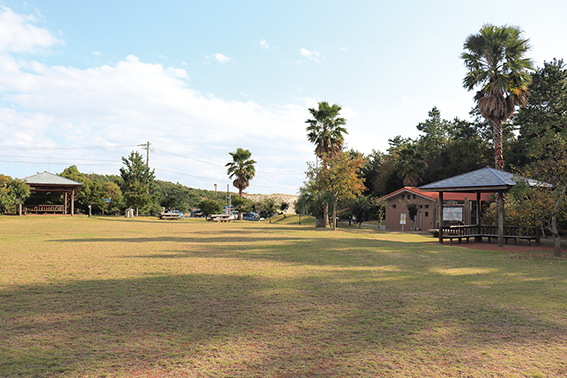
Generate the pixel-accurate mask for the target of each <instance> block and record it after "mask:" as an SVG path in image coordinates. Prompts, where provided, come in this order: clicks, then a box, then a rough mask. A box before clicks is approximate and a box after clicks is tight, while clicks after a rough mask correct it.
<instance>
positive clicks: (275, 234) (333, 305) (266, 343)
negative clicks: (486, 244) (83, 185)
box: [0, 216, 567, 377]
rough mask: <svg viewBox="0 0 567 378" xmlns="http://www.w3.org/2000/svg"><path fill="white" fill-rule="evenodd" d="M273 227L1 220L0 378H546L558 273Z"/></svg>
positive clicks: (559, 334)
mask: <svg viewBox="0 0 567 378" xmlns="http://www.w3.org/2000/svg"><path fill="white" fill-rule="evenodd" d="M292 223H293V220H290V219H286V220H285V221H284V220H280V221H277V219H274V222H273V223H271V224H270V223H268V222H267V221H264V222H237V223H207V222H204V221H202V220H181V221H160V220H157V219H155V218H134V219H125V218H87V217H50V216H45V217H41V216H36V217H31V216H30V217H21V218H20V217H7V216H0V377H4V376H7V377H14V376H15V377H18V376H22V377H117V376H119V377H183V376H187V377H328V376H337V377H339V376H340V377H345V376H346V377H375V376H377V377H382V376H384V377H440V376H449V377H560V376H566V375H567V358H566V357H567V273H566V270H567V262H566V260H563V259H554V258H553V257H551V252H549V253H547V252H545V253H544V252H538V253H534V254H533V256H532V257H530V254H523V255H521V256H520V257H521V258H518V255H511V254H509V253H507V252H502V251H499V252H490V251H479V250H474V249H467V248H459V247H457V246H448V245H445V246H440V245H438V244H435V243H433V244H429V243H427V242H430V241H433V240H434V239H432V238H431V237H427V236H423V235H417V234H402V233H389V232H378V231H376V230H375V229H374V230H372V229H362V230H358V229H357V228H356V227H353V228H340V229H338V230H337V231H336V232H331V231H328V230H317V229H315V228H314V227H312V226H305V225H301V226H300V225H294V224H292Z"/></svg>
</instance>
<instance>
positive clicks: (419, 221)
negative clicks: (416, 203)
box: [418, 211, 423, 231]
mask: <svg viewBox="0 0 567 378" xmlns="http://www.w3.org/2000/svg"><path fill="white" fill-rule="evenodd" d="M418 228H419V230H420V231H421V230H423V213H422V212H421V211H420V212H419V214H418Z"/></svg>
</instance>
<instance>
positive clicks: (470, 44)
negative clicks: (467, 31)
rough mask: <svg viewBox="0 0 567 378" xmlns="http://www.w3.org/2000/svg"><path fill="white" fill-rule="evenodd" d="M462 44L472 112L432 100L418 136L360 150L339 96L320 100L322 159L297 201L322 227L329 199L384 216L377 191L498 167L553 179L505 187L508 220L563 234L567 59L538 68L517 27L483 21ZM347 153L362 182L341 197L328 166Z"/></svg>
mask: <svg viewBox="0 0 567 378" xmlns="http://www.w3.org/2000/svg"><path fill="white" fill-rule="evenodd" d="M463 47H464V52H463V54H462V55H461V58H462V59H463V61H464V64H465V67H466V68H467V74H466V76H465V78H464V79H463V83H462V84H463V87H464V88H466V89H468V90H474V89H477V91H476V94H475V101H476V106H475V107H474V108H473V109H472V110H471V112H470V120H463V119H459V118H454V119H452V120H447V119H444V118H443V117H442V115H441V112H440V111H439V109H438V108H437V107H433V108H432V109H431V111H429V113H428V114H427V118H426V119H425V120H424V121H423V122H420V123H418V124H417V125H416V128H417V130H418V131H419V135H418V137H416V138H407V137H404V136H402V135H398V136H396V137H394V138H392V139H389V140H388V145H389V147H388V148H387V150H386V151H385V152H381V151H377V150H373V151H372V152H371V153H370V154H367V155H363V154H361V153H359V152H358V151H356V150H355V149H350V150H346V151H344V150H345V149H346V148H345V147H346V146H345V145H344V134H348V131H347V129H346V120H345V119H344V118H342V117H340V114H339V112H340V110H341V108H340V106H339V105H336V104H335V105H329V104H328V103H327V102H320V103H319V104H318V106H319V107H318V109H309V112H310V113H311V114H312V116H313V117H312V118H311V119H309V120H307V121H306V123H308V124H309V126H307V128H306V131H307V139H308V140H309V141H310V142H312V143H313V144H314V145H315V149H314V152H315V156H316V159H317V160H316V162H315V163H313V164H310V165H309V166H308V170H307V178H306V181H305V182H304V185H303V186H302V187H301V189H300V199H299V201H298V204H297V206H296V209H297V210H298V211H301V210H302V209H304V211H306V212H309V213H311V214H313V215H315V216H316V217H317V218H318V219H320V221H318V222H317V224H318V225H319V226H321V225H324V222H325V219H326V217H327V216H328V215H327V214H328V210H327V208H328V207H329V206H331V208H333V207H334V208H335V210H336V208H339V209H348V211H350V212H351V213H358V214H360V216H361V219H367V218H374V219H377V218H380V216H381V215H382V214H383V204H381V203H380V201H379V198H381V197H382V196H384V195H386V194H388V193H391V192H393V191H395V190H398V189H400V188H401V187H403V186H418V185H422V184H427V183H430V182H434V181H438V180H442V179H444V178H448V177H452V176H455V175H458V174H462V173H466V172H469V171H472V170H475V169H480V168H483V167H485V166H493V167H495V168H497V169H504V170H507V171H511V172H514V173H518V174H521V175H523V176H525V177H532V178H535V179H538V180H540V181H541V182H544V183H547V184H549V185H547V184H546V185H536V186H533V185H532V186H530V185H521V183H520V185H517V186H516V188H515V190H513V191H512V192H511V193H509V194H508V195H507V196H506V201H505V203H506V212H505V213H506V216H507V220H506V221H507V222H508V223H510V224H526V225H528V224H529V225H534V226H538V227H542V228H544V229H545V230H547V231H549V232H550V233H551V234H552V235H554V236H557V240H558V236H559V234H560V233H562V232H564V230H565V229H566V227H567V221H566V217H565V213H566V210H567V207H566V200H565V198H566V190H567V158H566V156H565V155H566V150H567V148H566V147H567V128H566V126H567V70H566V69H565V64H564V62H563V60H558V59H553V60H552V61H549V62H544V65H543V67H537V68H534V67H533V63H532V62H531V61H530V60H529V59H527V58H525V53H526V52H527V51H528V49H529V40H528V39H526V38H524V37H523V36H522V33H521V30H520V29H519V28H518V27H515V26H503V27H498V26H494V25H484V26H483V27H482V28H481V29H480V31H479V33H478V34H473V35H470V36H469V37H468V38H467V39H466V41H465V43H464V46H463ZM344 156H349V157H350V159H351V160H352V161H353V164H352V166H351V167H349V170H348V172H347V171H345V170H343V171H342V172H343V173H344V174H345V175H351V174H352V172H356V177H358V178H359V179H360V181H359V182H357V183H354V181H353V180H352V179H351V180H350V182H351V183H352V184H353V185H352V187H351V188H347V189H348V191H350V193H349V194H348V195H344V196H341V195H339V196H338V197H336V196H335V199H336V198H338V199H339V201H338V203H337V201H334V200H332V197H333V196H332V194H331V190H330V189H331V185H329V182H325V180H327V179H326V178H325V177H326V176H325V175H323V174H321V173H322V172H323V171H325V170H329V169H330V168H331V167H332V163H331V161H332V160H333V159H336V160H340V159H343V158H344ZM355 162H356V163H355ZM345 177H346V176H345ZM360 183H362V184H363V186H360V185H359V184H360ZM357 218H358V217H357Z"/></svg>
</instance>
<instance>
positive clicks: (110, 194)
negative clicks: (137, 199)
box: [102, 181, 124, 214]
mask: <svg viewBox="0 0 567 378" xmlns="http://www.w3.org/2000/svg"><path fill="white" fill-rule="evenodd" d="M102 191H103V192H104V198H107V199H108V202H107V203H106V206H105V209H106V211H107V212H108V213H110V214H116V213H119V212H120V211H121V210H122V208H123V207H124V196H123V195H122V190H120V187H119V186H118V185H117V184H115V183H114V182H110V181H107V182H105V183H104V185H103V186H102Z"/></svg>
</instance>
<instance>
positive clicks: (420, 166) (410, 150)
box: [396, 143, 427, 186]
mask: <svg viewBox="0 0 567 378" xmlns="http://www.w3.org/2000/svg"><path fill="white" fill-rule="evenodd" d="M396 168H397V169H398V171H399V172H400V174H401V175H402V176H403V178H404V186H417V184H418V183H419V182H420V181H421V176H422V175H423V172H424V171H425V169H426V168H427V163H425V159H424V158H423V155H422V154H421V152H420V151H419V150H418V148H417V145H416V144H412V143H404V144H402V145H401V147H400V148H399V150H398V159H397V162H396Z"/></svg>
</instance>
